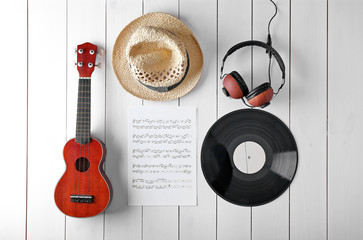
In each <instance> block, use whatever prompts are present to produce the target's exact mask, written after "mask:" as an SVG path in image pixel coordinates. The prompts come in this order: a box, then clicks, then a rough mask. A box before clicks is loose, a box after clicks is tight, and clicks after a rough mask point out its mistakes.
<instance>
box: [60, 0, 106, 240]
mask: <svg viewBox="0 0 363 240" xmlns="http://www.w3.org/2000/svg"><path fill="white" fill-rule="evenodd" d="M105 28H106V26H105V1H85V0H77V1H69V2H68V12H67V53H68V55H67V66H68V72H67V139H71V138H73V137H74V136H75V129H76V127H75V126H76V121H75V120H76V113H77V96H78V95H77V91H78V71H76V68H75V65H74V61H75V60H76V55H75V54H74V48H76V47H77V45H79V44H82V43H84V42H91V43H92V44H95V45H97V46H98V51H99V52H100V50H101V49H102V48H103V49H104V48H105ZM100 62H101V64H104V59H103V58H102V57H101V56H100V55H99V54H98V55H97V57H96V64H97V63H100ZM91 136H92V137H96V138H98V139H100V140H101V141H104V139H105V68H101V69H100V68H95V70H94V72H93V74H92V79H91ZM106 151H107V146H106ZM106 164H107V163H106ZM103 222H104V213H102V214H100V215H97V216H94V217H91V218H74V217H68V216H67V217H66V238H67V239H100V238H102V237H103V235H104V224H103Z"/></svg>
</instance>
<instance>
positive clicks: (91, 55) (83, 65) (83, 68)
mask: <svg viewBox="0 0 363 240" xmlns="http://www.w3.org/2000/svg"><path fill="white" fill-rule="evenodd" d="M96 54H97V46H96V45H93V44H92V43H89V42H86V43H83V44H81V45H78V46H77V70H78V73H79V77H87V78H90V77H91V75H92V73H93V70H94V69H95V63H96Z"/></svg>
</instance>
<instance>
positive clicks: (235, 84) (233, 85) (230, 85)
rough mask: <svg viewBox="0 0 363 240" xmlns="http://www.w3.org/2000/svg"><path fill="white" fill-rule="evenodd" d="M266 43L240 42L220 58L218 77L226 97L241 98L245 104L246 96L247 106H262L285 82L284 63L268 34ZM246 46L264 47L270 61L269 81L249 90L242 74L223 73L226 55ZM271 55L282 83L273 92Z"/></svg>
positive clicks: (234, 72) (266, 104)
mask: <svg viewBox="0 0 363 240" xmlns="http://www.w3.org/2000/svg"><path fill="white" fill-rule="evenodd" d="M268 39H269V41H268V43H264V42H260V41H253V40H252V41H246V42H241V43H238V44H236V45H234V46H233V47H231V48H230V49H229V50H228V52H227V54H226V55H225V56H224V58H223V60H222V67H221V76H220V79H223V88H222V91H223V93H224V94H225V95H226V96H227V97H231V98H234V99H242V101H243V102H244V103H245V104H246V105H247V103H246V102H245V100H244V98H246V100H247V102H248V104H249V105H247V106H248V107H252V108H253V107H260V108H264V107H266V106H268V105H269V104H270V101H271V100H272V99H273V98H274V96H276V95H277V94H278V93H279V91H280V89H281V88H282V87H283V86H284V84H285V64H284V62H283V60H282V58H281V57H280V55H279V53H278V52H277V51H276V50H275V49H274V48H273V47H271V40H270V39H271V38H270V35H269V38H268ZM248 46H258V47H262V48H264V49H266V53H267V54H269V56H270V63H269V81H268V82H265V83H263V84H261V85H260V86H258V87H256V88H254V89H252V90H251V91H249V90H248V87H247V84H246V82H245V81H244V80H243V78H242V76H241V75H240V74H239V73H238V72H236V71H232V72H231V73H229V74H223V68H224V63H225V61H226V60H227V57H228V56H229V55H231V54H232V53H234V52H235V51H237V50H238V49H241V48H244V47H248ZM271 55H273V56H274V57H275V59H276V61H277V63H278V64H279V66H280V69H281V72H282V83H281V85H280V87H279V89H278V90H277V92H276V93H275V92H274V90H273V89H272V87H271V78H270V66H271Z"/></svg>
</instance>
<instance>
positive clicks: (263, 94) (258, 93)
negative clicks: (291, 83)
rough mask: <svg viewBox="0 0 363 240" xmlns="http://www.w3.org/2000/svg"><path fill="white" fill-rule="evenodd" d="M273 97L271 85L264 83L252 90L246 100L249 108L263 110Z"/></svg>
mask: <svg viewBox="0 0 363 240" xmlns="http://www.w3.org/2000/svg"><path fill="white" fill-rule="evenodd" d="M273 95H274V92H273V89H272V88H271V84H270V83H268V82H266V83H263V84H261V85H260V86H258V87H256V88H254V89H253V90H252V91H251V92H250V93H249V94H248V95H247V96H246V99H247V101H248V103H249V104H250V105H251V106H254V107H261V108H264V107H266V106H268V105H269V104H270V101H271V100H272V97H273Z"/></svg>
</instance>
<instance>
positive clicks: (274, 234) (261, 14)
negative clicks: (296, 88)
mask: <svg viewBox="0 0 363 240" xmlns="http://www.w3.org/2000/svg"><path fill="white" fill-rule="evenodd" d="M276 4H277V8H278V13H277V15H276V17H275V18H274V19H273V21H272V23H271V29H270V31H271V37H272V46H273V47H274V48H275V49H276V50H277V51H278V52H279V54H280V56H281V58H282V59H283V61H284V63H285V68H286V70H285V74H286V76H289V8H290V6H289V1H287V0H278V1H276ZM252 9H253V23H252V27H253V39H255V40H259V41H264V42H266V41H267V24H268V22H269V20H270V19H271V17H272V16H273V14H274V13H275V8H274V6H273V4H272V3H271V2H270V1H263V0H257V1H253V6H252ZM268 62H269V59H268V57H267V56H266V54H265V50H264V49H261V48H258V47H254V48H253V87H254V88H255V87H257V86H258V85H260V84H262V83H264V82H268ZM271 70H272V71H271V85H272V88H273V89H274V92H276V91H277V89H278V88H279V86H280V84H281V81H282V79H281V77H282V73H281V70H280V68H279V66H278V64H277V62H276V61H274V60H273V61H272V65H271ZM264 110H265V111H268V112H270V113H272V114H274V115H275V116H276V117H278V118H279V119H281V120H282V121H283V122H284V123H285V124H286V125H287V126H289V79H286V82H285V85H284V87H283V88H282V90H281V91H280V93H279V94H278V95H277V97H276V98H275V99H273V100H272V101H271V104H270V105H269V106H268V107H266V108H265V109H264ZM252 239H276V240H283V239H289V190H286V191H285V192H284V194H282V195H281V196H280V197H279V198H277V199H276V200H274V201H272V202H270V203H267V204H265V205H261V206H258V207H253V208H252Z"/></svg>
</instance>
